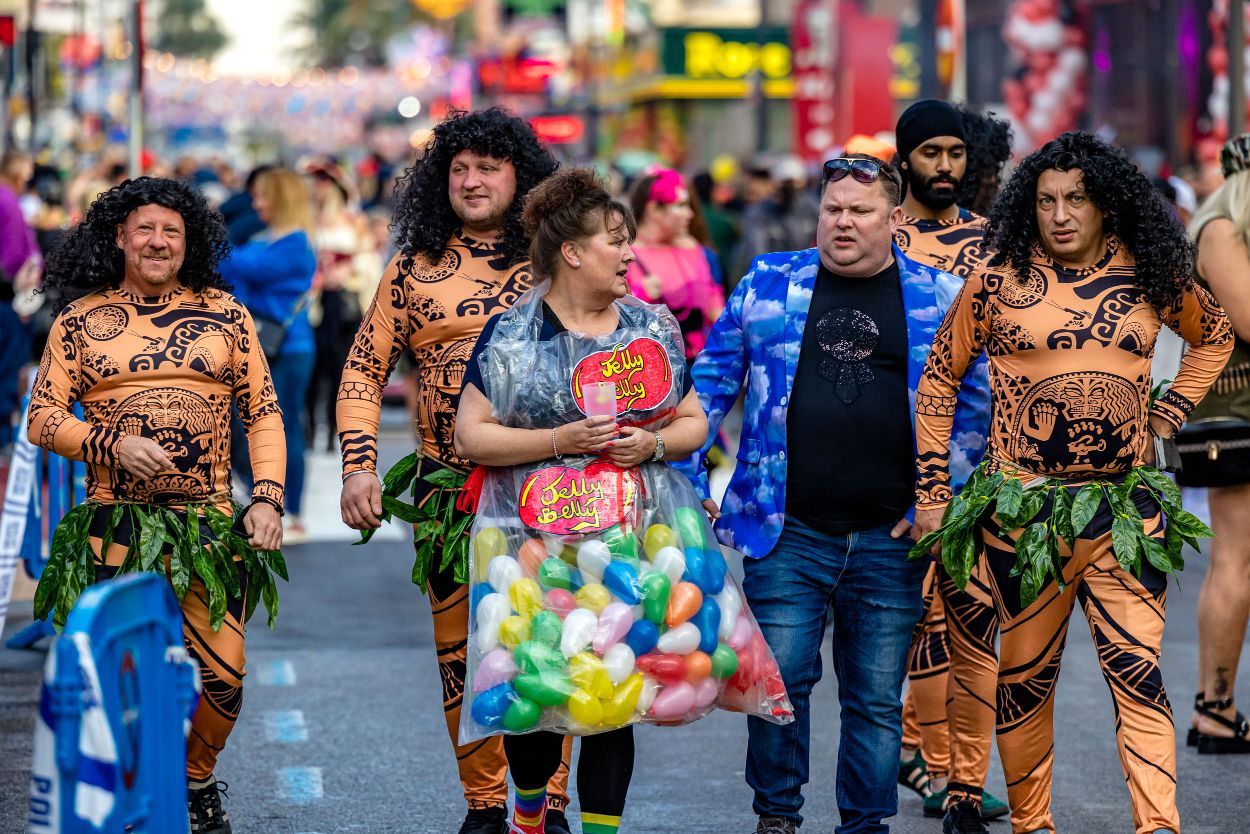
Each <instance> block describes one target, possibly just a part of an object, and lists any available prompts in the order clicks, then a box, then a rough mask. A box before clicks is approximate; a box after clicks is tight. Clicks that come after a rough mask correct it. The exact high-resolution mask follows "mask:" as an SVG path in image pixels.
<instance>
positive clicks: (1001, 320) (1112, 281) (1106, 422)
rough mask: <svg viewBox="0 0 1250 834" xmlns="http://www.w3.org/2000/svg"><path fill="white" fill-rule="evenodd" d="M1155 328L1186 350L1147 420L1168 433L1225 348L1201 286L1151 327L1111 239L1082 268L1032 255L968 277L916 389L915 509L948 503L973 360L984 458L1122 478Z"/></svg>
mask: <svg viewBox="0 0 1250 834" xmlns="http://www.w3.org/2000/svg"><path fill="white" fill-rule="evenodd" d="M1164 325H1166V326H1168V327H1170V328H1172V329H1173V330H1175V331H1176V332H1177V333H1178V334H1180V335H1181V336H1182V337H1183V338H1184V339H1185V341H1186V342H1188V343H1189V346H1190V347H1189V350H1188V351H1187V352H1186V354H1185V358H1184V361H1183V362H1182V364H1181V369H1180V372H1179V373H1178V374H1177V376H1176V379H1175V380H1174V381H1173V382H1172V387H1171V388H1170V390H1169V391H1168V393H1167V394H1165V395H1164V396H1163V397H1161V398H1160V399H1159V401H1158V402H1156V403H1155V405H1154V408H1153V410H1152V411H1151V414H1154V415H1158V416H1160V417H1162V418H1164V419H1165V420H1167V421H1168V422H1169V423H1171V424H1172V425H1173V426H1175V427H1177V428H1179V427H1180V426H1181V424H1182V423H1184V422H1185V419H1186V417H1188V416H1189V412H1190V411H1192V410H1193V408H1194V405H1195V404H1196V403H1197V402H1199V401H1200V400H1201V399H1202V397H1203V396H1204V395H1205V394H1206V392H1207V389H1208V388H1210V387H1211V384H1212V383H1213V382H1214V381H1215V379H1216V377H1218V376H1219V374H1220V370H1221V369H1222V368H1223V367H1224V363H1225V361H1227V359H1228V354H1229V352H1230V351H1231V350H1232V327H1231V325H1230V324H1229V322H1228V318H1227V316H1225V315H1224V312H1223V310H1221V309H1220V307H1219V305H1218V304H1217V303H1216V302H1215V299H1214V298H1213V297H1212V296H1211V294H1210V293H1209V292H1207V291H1206V290H1205V289H1203V288H1202V287H1200V286H1198V285H1196V284H1195V285H1192V286H1190V287H1188V288H1187V289H1186V290H1185V291H1184V293H1183V295H1182V297H1181V299H1180V301H1179V303H1178V304H1177V305H1175V306H1174V308H1173V309H1170V310H1168V311H1167V313H1166V316H1165V320H1163V321H1161V320H1160V318H1159V316H1158V315H1157V314H1156V312H1155V310H1154V308H1153V307H1152V306H1151V305H1150V304H1149V303H1148V302H1147V300H1146V298H1145V295H1144V293H1143V292H1142V290H1140V289H1139V288H1138V287H1137V285H1136V283H1135V281H1134V264H1133V259H1132V256H1131V255H1129V253H1128V252H1127V251H1126V250H1125V249H1124V248H1123V247H1122V246H1121V245H1120V244H1119V242H1118V241H1116V240H1114V239H1109V240H1108V247H1107V252H1106V254H1105V255H1104V256H1103V257H1102V259H1101V260H1100V261H1099V262H1098V263H1097V264H1095V265H1094V266H1091V267H1088V268H1086V269H1083V270H1079V271H1077V270H1069V269H1066V268H1064V267H1062V266H1060V265H1058V264H1057V263H1055V262H1054V261H1052V260H1051V259H1050V258H1048V257H1046V256H1045V255H1044V254H1042V253H1041V252H1040V251H1039V252H1038V253H1037V255H1036V257H1035V258H1034V261H1033V264H1032V266H1031V267H1030V269H1029V274H1028V276H1027V277H1024V278H1020V277H1017V276H1016V275H1015V274H1014V273H1012V272H1010V271H1009V270H1005V269H1004V270H987V271H984V272H982V273H979V274H974V275H972V276H969V278H968V279H967V282H966V283H965V284H964V288H963V290H962V292H961V293H960V295H959V298H958V299H957V300H956V302H955V304H954V306H952V307H951V309H950V312H949V313H948V314H947V316H946V320H945V321H944V322H943V323H942V326H941V328H939V330H938V334H937V336H936V337H935V338H934V340H933V352H932V353H931V354H930V357H929V362H928V364H927V366H926V367H925V372H924V374H923V376H922V377H921V379H920V384H919V385H918V386H917V394H916V447H917V452H918V455H919V461H920V478H919V483H918V485H917V499H918V501H917V503H918V505H919V506H921V507H926V506H927V507H935V506H937V507H940V506H943V505H945V504H946V502H947V501H948V500H949V499H950V485H949V484H950V481H949V473H948V471H947V465H948V452H947V449H946V443H947V438H948V437H949V435H950V427H951V414H952V413H953V411H954V404H955V392H956V391H957V390H958V385H959V380H960V379H962V378H963V375H964V372H965V371H966V370H967V368H968V365H969V364H970V363H971V362H972V360H973V359H975V358H976V356H977V355H978V354H980V352H981V351H982V350H986V351H988V353H989V362H990V396H991V399H992V403H993V412H992V415H993V416H992V418H991V421H990V437H989V447H988V451H987V453H986V454H987V455H990V456H992V457H993V458H994V460H995V461H997V462H998V463H999V464H1004V463H1005V464H1008V465H1010V466H1014V467H1015V468H1017V469H1019V470H1022V471H1023V472H1024V473H1032V474H1035V475H1048V476H1056V477H1061V478H1064V479H1068V480H1081V479H1091V478H1096V477H1099V476H1115V475H1121V474H1124V473H1125V472H1127V471H1128V470H1129V469H1130V468H1131V467H1132V466H1133V465H1134V464H1136V463H1138V462H1140V460H1141V455H1142V452H1143V451H1144V449H1145V445H1146V442H1147V440H1148V437H1149V434H1148V432H1147V430H1146V420H1147V417H1148V416H1149V415H1148V414H1147V410H1146V404H1147V402H1148V400H1149V396H1150V388H1151V378H1150V362H1151V359H1152V357H1153V356H1154V349H1155V339H1156V337H1157V336H1158V334H1159V329H1160V328H1161V327H1162V326H1164Z"/></svg>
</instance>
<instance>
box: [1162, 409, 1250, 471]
mask: <svg viewBox="0 0 1250 834" xmlns="http://www.w3.org/2000/svg"><path fill="white" fill-rule="evenodd" d="M1176 447H1177V449H1178V450H1179V451H1180V453H1181V470H1180V472H1179V473H1177V476H1176V482H1177V483H1178V484H1180V485H1181V486H1186V487H1224V486H1237V485H1240V484H1245V483H1250V421H1246V420H1241V419H1238V418H1236V417H1211V418H1207V419H1204V420H1193V421H1190V422H1188V423H1186V424H1185V425H1184V427H1183V428H1181V430H1180V431H1179V432H1177V433H1176Z"/></svg>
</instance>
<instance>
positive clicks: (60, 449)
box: [30, 287, 286, 513]
mask: <svg viewBox="0 0 1250 834" xmlns="http://www.w3.org/2000/svg"><path fill="white" fill-rule="evenodd" d="M74 402H79V403H81V404H82V407H83V414H84V416H85V418H86V419H85V420H80V419H78V418H77V417H75V416H74V413H73V411H72V410H71V406H72V404H73V403H74ZM232 402H237V403H238V409H239V417H240V418H241V420H242V422H243V425H244V427H245V428H246V430H247V439H248V445H249V447H250V449H251V455H252V472H253V477H254V479H255V487H254V489H253V491H252V494H253V497H255V498H258V499H264V500H267V501H270V502H272V503H274V504H275V505H276V506H278V507H281V506H282V499H283V488H282V483H283V477H284V472H285V468H286V443H285V441H284V439H283V435H282V413H281V412H280V411H279V410H278V399H277V397H276V395H275V394H274V388H273V384H272V382H271V381H270V378H269V367H268V365H267V364H266V362H265V358H264V356H263V355H262V354H261V352H260V347H259V345H258V344H257V342H256V335H255V327H254V325H253V323H252V317H251V315H249V314H248V312H247V310H245V309H244V308H243V306H242V305H241V304H239V303H238V302H237V301H236V300H235V299H234V298H233V296H231V295H229V294H227V293H225V292H222V291H220V290H206V291H204V292H202V293H195V292H192V291H191V290H190V289H187V288H185V287H181V288H179V289H176V290H173V291H171V292H168V293H166V294H164V295H161V296H157V297H139V296H136V295H132V294H130V293H128V292H126V291H124V290H120V289H113V290H105V291H102V292H96V293H93V294H91V295H89V296H86V297H85V298H81V299H79V300H77V301H75V302H73V303H72V304H70V305H69V306H68V307H66V308H65V310H63V311H62V312H61V314H60V315H59V316H58V317H57V319H56V322H55V323H54V324H53V326H52V331H51V333H49V335H48V345H47V349H46V350H45V351H44V354H43V361H42V363H41V364H40V367H39V375H38V377H37V379H36V380H35V387H34V390H33V391H32V392H31V405H30V435H31V440H32V441H33V442H35V443H37V444H38V445H39V446H42V447H43V448H45V449H48V450H49V451H53V452H56V453H57V454H59V455H61V456H63V457H67V458H71V459H73V460H81V461H85V462H86V463H87V464H88V467H87V497H88V498H89V499H91V500H93V501H99V502H101V503H109V502H112V501H115V500H125V501H140V502H149V503H153V504H161V505H165V506H182V505H185V504H186V503H187V502H192V501H194V502H206V501H211V502H212V503H214V504H215V505H216V506H218V507H219V508H220V509H222V510H224V511H225V512H227V513H232V512H233V511H232V510H231V509H230V407H231V403H232ZM128 434H134V435H140V436H142V437H147V438H150V439H152V440H154V441H156V442H157V443H159V444H160V445H161V446H162V447H163V448H164V449H165V452H166V454H168V455H169V457H170V458H171V459H172V460H173V462H174V471H172V472H162V473H160V474H158V475H156V476H154V477H152V478H150V479H148V480H138V479H136V478H135V477H134V476H133V475H131V474H130V473H128V472H126V471H125V470H123V469H121V468H120V466H119V464H118V460H117V443H118V441H119V440H121V438H122V437H123V436H125V435H128Z"/></svg>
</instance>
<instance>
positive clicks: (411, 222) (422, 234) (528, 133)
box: [391, 107, 557, 268]
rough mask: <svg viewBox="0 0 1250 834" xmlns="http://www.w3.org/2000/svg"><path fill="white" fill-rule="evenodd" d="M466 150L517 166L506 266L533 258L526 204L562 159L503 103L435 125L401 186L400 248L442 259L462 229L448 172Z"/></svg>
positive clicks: (504, 245) (396, 226) (504, 242)
mask: <svg viewBox="0 0 1250 834" xmlns="http://www.w3.org/2000/svg"><path fill="white" fill-rule="evenodd" d="M463 150H470V151H473V152H474V153H478V154H482V155H483V156H493V157H495V158H496V159H507V160H510V161H511V162H512V165H513V167H515V168H516V196H515V197H513V198H512V205H511V207H509V209H508V212H507V214H505V215H504V220H503V228H502V230H501V233H500V237H499V249H500V256H499V259H500V264H499V266H500V267H501V268H502V267H508V266H512V265H514V264H517V263H520V262H521V261H524V260H525V259H526V258H528V257H529V238H528V237H527V236H526V235H525V230H524V229H523V228H522V225H521V204H522V202H523V201H524V199H525V195H526V194H528V193H529V190H530V189H531V188H533V187H534V186H535V185H538V183H540V182H542V181H543V180H544V179H546V178H547V177H549V176H551V174H552V173H553V172H554V171H555V170H556V167H557V163H556V160H555V158H554V157H552V155H551V153H550V152H549V151H548V150H547V149H546V148H545V147H543V145H542V143H540V142H539V141H538V137H537V136H535V135H534V131H533V129H531V128H530V126H529V125H528V124H526V123H525V122H524V121H523V120H521V119H519V118H517V117H516V116H513V115H511V114H510V113H508V111H506V110H504V109H502V108H500V107H492V108H490V109H489V110H479V111H477V112H474V113H467V112H465V111H463V110H456V111H452V113H451V114H450V115H449V116H448V117H447V118H446V119H444V120H443V121H442V122H440V123H439V124H438V126H437V127H435V128H434V135H433V136H432V137H431V138H430V141H429V143H428V144H427V145H426V146H425V152H424V153H423V154H422V156H421V158H420V159H418V160H417V161H416V162H415V163H413V165H412V167H411V168H409V169H408V170H406V171H405V172H404V173H403V176H401V177H400V178H399V180H398V182H397V183H396V186H395V216H394V218H393V219H392V220H391V230H392V231H393V232H394V233H395V240H396V242H397V244H398V246H399V249H400V250H401V251H402V252H404V253H405V254H407V255H418V254H420V255H424V256H425V257H426V258H427V259H429V260H431V261H435V262H437V261H438V259H439V258H441V257H442V255H443V250H444V249H445V248H446V247H447V242H448V240H450V239H451V236H452V234H453V233H455V232H456V230H457V229H459V228H460V218H459V217H457V216H456V213H455V211H453V210H452V207H451V198H450V197H449V195H448V193H447V175H448V172H449V171H450V170H451V160H452V158H453V157H454V156H455V155H456V154H458V153H460V152H461V151H463Z"/></svg>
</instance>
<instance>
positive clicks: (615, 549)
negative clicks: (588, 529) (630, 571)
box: [603, 524, 641, 568]
mask: <svg viewBox="0 0 1250 834" xmlns="http://www.w3.org/2000/svg"><path fill="white" fill-rule="evenodd" d="M603 541H604V544H606V545H607V546H608V550H610V551H612V556H613V557H615V558H617V559H620V560H622V561H624V562H629V563H631V564H632V565H633V566H634V567H635V568H637V567H638V565H639V559H640V558H641V557H639V555H638V537H637V536H635V535H634V534H633V533H627V532H625V531H624V530H622V529H621V526H620V525H619V524H618V525H616V526H615V527H609V528H608V529H607V530H605V531H604V532H603Z"/></svg>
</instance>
